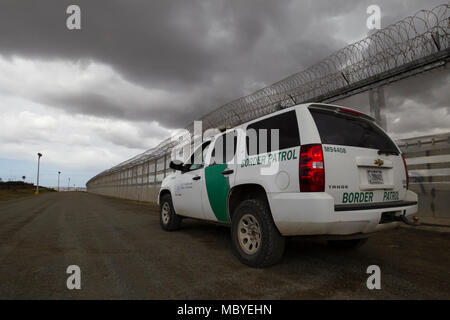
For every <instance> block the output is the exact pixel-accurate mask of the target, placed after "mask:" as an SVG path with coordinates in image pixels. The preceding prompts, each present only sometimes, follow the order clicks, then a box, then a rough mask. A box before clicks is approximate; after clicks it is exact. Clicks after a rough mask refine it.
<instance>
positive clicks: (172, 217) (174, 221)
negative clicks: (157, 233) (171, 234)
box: [159, 194, 181, 231]
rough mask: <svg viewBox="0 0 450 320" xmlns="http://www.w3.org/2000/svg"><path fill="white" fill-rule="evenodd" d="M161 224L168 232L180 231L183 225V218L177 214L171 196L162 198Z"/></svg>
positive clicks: (160, 209)
mask: <svg viewBox="0 0 450 320" xmlns="http://www.w3.org/2000/svg"><path fill="white" fill-rule="evenodd" d="M159 223H160V225H161V228H163V229H164V230H166V231H174V230H178V229H179V228H180V225H181V217H180V216H179V215H177V214H176V213H175V210H174V208H173V203H172V197H171V196H170V194H165V195H163V196H162V197H161V201H160V206H159Z"/></svg>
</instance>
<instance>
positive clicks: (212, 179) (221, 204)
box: [205, 163, 230, 222]
mask: <svg viewBox="0 0 450 320" xmlns="http://www.w3.org/2000/svg"><path fill="white" fill-rule="evenodd" d="M226 168H227V165H226V163H224V164H216V165H214V166H211V167H206V168H205V179H206V191H207V193H208V199H209V204H210V205H211V208H212V210H213V212H214V215H215V216H216V218H217V220H219V221H222V222H228V215H227V197H228V191H229V190H230V184H229V183H228V179H227V178H226V177H225V176H223V175H222V171H224V170H225V169H226Z"/></svg>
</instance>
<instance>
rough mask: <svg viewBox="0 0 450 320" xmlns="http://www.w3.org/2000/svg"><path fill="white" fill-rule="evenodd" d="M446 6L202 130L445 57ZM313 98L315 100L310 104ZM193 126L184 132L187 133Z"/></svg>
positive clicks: (143, 157)
mask: <svg viewBox="0 0 450 320" xmlns="http://www.w3.org/2000/svg"><path fill="white" fill-rule="evenodd" d="M449 9H450V5H448V4H443V5H439V6H437V7H435V8H433V9H431V10H421V11H419V12H417V13H416V14H415V15H413V16H409V17H406V18H404V19H403V20H400V21H398V22H397V23H394V24H392V25H389V26H388V27H386V28H383V29H380V30H378V31H376V32H374V33H373V34H371V35H369V36H368V37H366V38H364V39H362V40H360V41H358V42H355V43H353V44H350V45H348V46H346V47H344V48H342V49H340V50H338V51H336V52H334V53H332V54H331V55H330V56H328V57H327V58H325V59H323V60H321V61H319V62H318V63H316V64H314V65H313V66H311V67H309V68H307V69H306V70H304V71H301V72H298V73H295V74H293V75H291V76H289V77H287V78H285V79H283V80H280V81H278V82H276V83H274V84H272V85H270V86H267V87H265V88H263V89H260V90H258V91H256V92H254V93H252V94H250V95H247V96H244V97H241V98H238V99H236V100H234V101H231V102H229V103H227V104H225V105H222V106H221V107H219V108H218V109H216V110H214V111H212V112H210V113H208V114H207V115H205V116H203V117H201V118H200V119H199V120H200V121H202V126H203V130H207V129H210V128H229V127H234V126H237V125H239V124H242V123H245V122H247V121H251V120H253V119H256V118H258V117H261V116H264V115H266V114H269V113H272V112H275V111H277V110H280V109H282V108H286V107H290V106H292V105H295V104H299V103H304V102H311V101H314V102H320V101H317V99H318V98H319V97H324V96H326V95H327V94H329V93H330V92H339V91H340V90H345V89H346V88H349V87H351V86H352V85H353V84H357V83H360V82H362V81H365V80H367V79H370V78H371V77H375V76H378V75H380V74H383V73H386V72H389V71H390V70H393V69H395V68H399V67H402V66H406V67H407V66H408V65H409V64H411V63H413V62H415V61H418V60H420V59H426V58H427V57H429V56H432V55H435V54H443V55H442V57H444V59H448V57H449V56H450V54H449V52H450V46H449V42H450V41H449V40H450V39H449V29H450V17H449ZM315 99H316V100H315ZM193 128H194V125H193V123H191V124H189V125H188V126H187V127H185V129H186V130H187V131H189V132H191V133H192V132H193ZM179 142H180V141H174V140H173V139H171V138H168V139H166V140H164V141H162V142H161V143H160V144H159V145H157V146H156V147H154V148H151V149H149V150H147V151H145V152H144V153H142V154H139V155H136V156H135V157H133V158H131V159H129V160H126V161H124V162H122V163H120V164H118V165H116V166H114V167H112V168H110V169H108V170H105V171H103V172H101V173H100V174H98V175H97V176H95V177H93V178H92V179H90V180H89V181H88V183H90V182H91V181H93V180H95V179H96V178H99V177H100V176H104V175H108V174H110V173H113V172H118V171H122V170H125V169H128V168H131V167H134V166H136V165H139V164H142V163H144V162H148V161H152V160H155V159H157V158H160V157H161V156H163V155H165V154H167V153H169V152H170V151H171V150H172V148H173V147H174V146H175V145H176V144H177V143H179Z"/></svg>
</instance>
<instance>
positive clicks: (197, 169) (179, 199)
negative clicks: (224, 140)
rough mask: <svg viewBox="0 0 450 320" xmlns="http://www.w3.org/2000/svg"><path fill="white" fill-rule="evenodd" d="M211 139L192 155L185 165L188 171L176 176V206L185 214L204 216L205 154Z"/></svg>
mask: <svg viewBox="0 0 450 320" xmlns="http://www.w3.org/2000/svg"><path fill="white" fill-rule="evenodd" d="M209 143H210V142H209V141H208V142H205V143H203V144H202V145H201V146H200V147H199V148H197V150H195V151H194V153H193V154H192V156H191V157H190V161H189V162H187V163H186V164H185V165H186V166H187V167H188V169H187V171H185V172H183V173H181V174H180V175H178V176H177V178H176V183H175V196H174V201H173V202H174V206H175V211H176V212H177V213H178V214H180V215H183V216H187V217H192V218H203V209H202V197H203V194H202V185H203V184H204V183H205V182H204V181H205V168H204V160H203V159H205V157H204V155H205V154H206V152H207V150H208V145H209Z"/></svg>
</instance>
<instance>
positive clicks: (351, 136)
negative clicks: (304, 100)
mask: <svg viewBox="0 0 450 320" xmlns="http://www.w3.org/2000/svg"><path fill="white" fill-rule="evenodd" d="M309 111H310V113H311V115H312V118H313V119H314V122H315V124H316V127H317V130H318V132H319V135H320V139H321V142H322V149H323V156H324V166H325V192H327V193H328V194H330V195H331V196H333V198H334V200H335V204H371V203H383V202H392V201H400V200H403V199H404V197H405V195H406V174H405V168H404V165H403V160H402V157H401V154H400V151H399V149H398V148H397V146H396V145H395V143H394V142H393V141H392V139H391V138H389V136H388V135H387V134H386V133H385V132H384V131H383V130H382V129H381V128H380V127H379V126H378V125H376V124H375V122H374V121H373V120H371V118H370V117H368V116H366V115H364V114H361V113H359V112H356V111H353V110H349V109H344V108H333V109H332V108H327V107H321V106H320V105H318V106H314V105H313V106H310V107H309Z"/></svg>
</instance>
